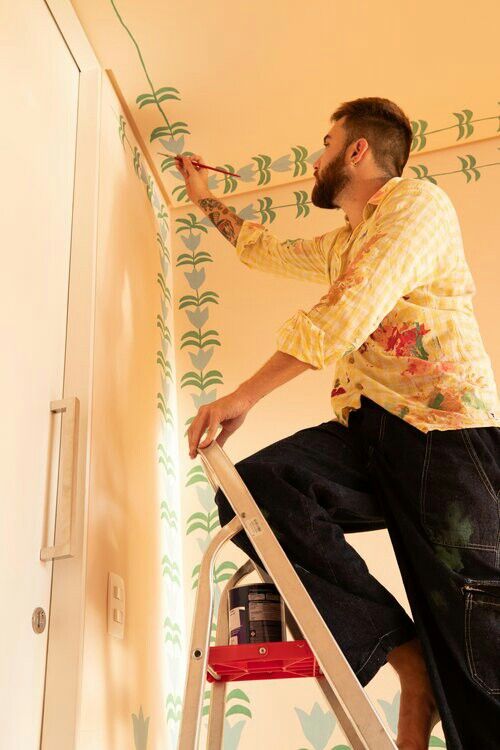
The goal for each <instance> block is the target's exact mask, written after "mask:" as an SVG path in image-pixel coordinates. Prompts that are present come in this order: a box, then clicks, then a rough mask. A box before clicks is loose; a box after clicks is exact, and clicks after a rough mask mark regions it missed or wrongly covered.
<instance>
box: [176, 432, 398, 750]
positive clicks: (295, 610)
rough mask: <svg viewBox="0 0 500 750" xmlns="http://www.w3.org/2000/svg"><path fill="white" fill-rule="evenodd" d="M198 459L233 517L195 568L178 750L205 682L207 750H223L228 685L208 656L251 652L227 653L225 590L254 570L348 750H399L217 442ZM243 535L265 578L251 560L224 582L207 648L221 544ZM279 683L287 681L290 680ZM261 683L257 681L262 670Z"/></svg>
mask: <svg viewBox="0 0 500 750" xmlns="http://www.w3.org/2000/svg"><path fill="white" fill-rule="evenodd" d="M198 453H199V455H200V458H201V460H202V464H203V468H204V471H205V473H206V475H207V478H208V480H209V482H210V484H211V485H212V487H213V489H214V490H215V491H217V490H218V489H219V488H220V489H221V490H222V491H223V493H224V495H225V496H226V498H227V499H228V501H229V502H230V504H231V507H232V508H233V510H234V512H235V514H236V515H235V517H234V518H233V519H231V521H230V522H229V523H228V524H226V525H225V526H223V527H222V528H221V529H220V531H219V532H218V533H217V535H216V536H215V537H214V538H213V539H212V541H211V543H210V544H209V546H208V547H207V549H206V550H205V552H204V554H203V558H202V561H201V568H200V573H199V580H198V589H197V593H196V602H195V608H194V613H193V621H192V629H191V641H190V648H189V652H188V668H187V674H186V679H185V687H184V702H183V709H182V717H181V726H180V733H179V743H178V750H198V743H199V737H200V728H201V712H202V706H203V696H204V692H205V689H206V681H207V679H209V680H210V681H211V684H212V689H211V700H210V710H209V723H208V736H207V745H206V749H207V750H222V740H223V731H224V710H225V697H226V681H225V680H224V679H222V678H221V675H220V674H219V673H217V671H216V670H214V669H213V667H212V666H211V664H210V652H211V651H212V650H213V651H217V650H218V648H219V647H221V646H226V647H227V648H228V649H232V650H234V651H236V650H238V649H242V650H243V649H246V650H247V651H246V652H245V653H246V654H248V649H249V648H250V646H249V645H247V644H242V645H238V646H228V643H229V623H228V611H229V590H230V589H231V588H232V587H233V586H234V585H235V584H236V583H238V581H240V580H241V579H242V578H243V577H244V576H246V575H248V574H249V573H252V572H255V571H257V572H258V574H259V575H260V577H261V579H262V580H263V581H265V582H267V583H273V584H274V585H275V586H276V588H277V589H278V591H279V593H280V594H281V596H282V598H283V601H284V603H285V613H286V618H285V619H286V626H287V627H288V628H289V630H290V632H291V634H292V636H293V638H295V639H296V640H295V641H291V642H289V645H290V646H292V645H293V644H295V646H297V647H299V646H300V645H305V644H304V641H305V643H306V644H307V652H308V653H310V654H311V656H313V657H314V658H313V659H312V661H313V665H312V670H311V672H310V675H311V676H315V679H316V680H317V683H318V685H319V687H320V688H321V690H322V692H323V694H324V696H325V698H326V700H327V701H328V703H329V705H330V706H331V708H332V711H333V712H334V714H335V716H336V717H337V720H338V722H339V724H340V727H341V729H342V731H343V732H344V734H345V737H346V739H347V740H348V741H349V743H350V744H351V746H352V749H353V750H397V746H396V744H395V742H394V740H393V739H392V738H391V737H390V735H389V734H388V733H387V730H386V728H385V726H384V724H383V723H382V721H381V718H380V716H379V714H378V713H377V711H376V709H375V707H374V706H373V704H372V703H371V701H370V699H369V698H368V696H367V694H366V693H365V691H364V689H363V687H362V685H361V683H360V682H359V681H358V679H357V677H356V675H355V674H354V672H353V670H352V668H351V666H350V664H349V662H348V661H347V659H346V658H345V656H344V654H343V653H342V651H341V649H340V647H339V645H338V643H337V641H336V640H335V638H334V637H333V635H332V633H331V632H330V630H329V629H328V628H327V626H326V624H325V622H324V620H323V618H322V617H321V615H320V613H319V611H318V609H317V608H316V605H315V604H314V602H313V601H312V599H311V597H310V596H309V594H308V593H307V589H306V588H305V587H304V585H303V583H302V581H301V580H300V578H299V576H298V575H297V573H296V572H295V570H294V568H293V566H292V564H291V563H290V561H289V559H288V558H287V556H286V554H285V552H284V551H283V548H282V547H281V545H280V544H279V542H278V540H277V539H276V536H275V535H274V533H273V531H272V529H271V527H270V526H269V524H268V523H267V521H266V519H265V518H264V516H263V514H262V512H261V511H260V509H259V507H258V505H257V503H256V502H255V500H254V499H253V497H252V496H251V494H250V492H249V490H248V488H247V487H246V485H245V484H244V482H243V480H242V478H241V477H240V475H239V474H238V471H237V470H236V467H235V466H234V465H233V463H232V462H231V461H230V459H229V457H228V455H227V454H226V453H225V451H224V450H223V449H222V448H221V446H220V445H219V444H218V443H217V442H216V441H213V442H212V443H211V444H210V445H208V446H207V447H206V448H201V449H198ZM242 529H244V530H245V532H246V534H247V536H248V538H249V539H250V541H251V542H252V544H253V546H254V548H255V550H256V551H257V553H258V555H259V557H260V559H261V560H262V562H263V563H264V565H265V566H266V568H267V571H268V572H269V575H268V574H267V573H266V571H265V570H263V569H262V568H261V567H260V566H259V565H257V564H256V563H255V562H254V561H253V560H251V559H249V560H248V561H247V562H246V563H245V564H244V565H243V566H241V567H240V568H239V570H237V571H236V572H235V573H234V575H233V576H232V578H231V579H230V580H228V581H227V582H226V586H225V587H224V590H223V592H222V594H221V598H220V603H219V610H218V617H217V628H216V641H215V648H214V647H210V633H211V629H212V618H213V603H214V597H213V592H214V583H213V572H214V563H215V557H216V555H217V552H218V551H219V549H220V548H221V547H222V546H223V544H224V543H225V542H227V541H228V540H230V539H231V538H232V537H233V536H235V535H236V534H237V533H238V532H239V531H241V530H242ZM299 639H303V640H302V641H300V640H299ZM278 645H279V646H281V645H282V646H283V647H284V648H286V644H285V643H283V644H276V643H273V642H269V643H263V644H251V647H252V648H253V649H255V647H256V646H257V647H261V649H260V650H261V651H262V653H264V652H266V653H268V652H269V651H271V650H272V649H273V648H276V646H278ZM258 652H259V648H257V651H256V653H257V657H256V659H255V663H256V664H257V662H258ZM315 664H317V665H319V667H320V670H321V671H320V670H319V669H317V668H315ZM285 676H290V674H288V675H285ZM295 676H299V675H295ZM300 676H304V675H300ZM244 679H248V680H250V679H257V677H256V676H252V674H250V673H249V674H247V675H246V676H245V677H244ZM260 679H262V669H261V670H260Z"/></svg>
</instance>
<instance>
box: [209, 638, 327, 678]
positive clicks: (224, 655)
mask: <svg viewBox="0 0 500 750" xmlns="http://www.w3.org/2000/svg"><path fill="white" fill-rule="evenodd" d="M259 649H265V652H264V653H259ZM208 664H209V666H210V667H211V669H212V670H213V671H214V672H216V673H217V674H218V675H219V678H220V679H217V678H215V677H214V676H213V675H212V674H211V673H210V672H209V671H207V680H208V682H216V681H217V682H236V681H238V680H280V679H285V678H288V677H319V676H320V675H322V674H323V672H322V671H321V668H320V666H319V664H318V662H317V661H316V657H315V656H314V654H313V652H312V651H311V649H310V647H309V644H308V643H307V641H269V642H266V643H243V644H239V645H236V646H210V648H209V653H208Z"/></svg>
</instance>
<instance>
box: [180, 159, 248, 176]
mask: <svg viewBox="0 0 500 750" xmlns="http://www.w3.org/2000/svg"><path fill="white" fill-rule="evenodd" d="M175 158H176V159H179V158H180V157H179V156H176V157H175ZM191 163H192V164H194V165H195V167H200V168H201V169H211V170H212V171H213V172H222V174H228V175H231V177H241V175H239V174H235V173H234V172H228V171H227V169H219V168H218V167H209V166H208V164H202V163H201V162H199V161H192V162H191Z"/></svg>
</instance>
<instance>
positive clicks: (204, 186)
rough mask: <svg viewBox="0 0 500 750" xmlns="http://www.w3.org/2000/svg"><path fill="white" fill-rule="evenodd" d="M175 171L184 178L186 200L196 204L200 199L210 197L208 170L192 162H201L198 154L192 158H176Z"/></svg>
mask: <svg viewBox="0 0 500 750" xmlns="http://www.w3.org/2000/svg"><path fill="white" fill-rule="evenodd" d="M175 160H176V163H177V169H178V170H179V172H180V173H181V175H182V176H183V177H184V180H185V182H186V191H187V194H188V198H189V199H190V200H191V201H192V202H193V203H197V202H198V201H199V200H200V198H208V197H210V196H211V195H212V193H211V192H210V190H209V188H208V170H206V169H202V168H201V167H197V166H195V165H194V164H193V161H196V162H201V163H204V162H203V157H202V156H199V155H198V154H193V156H191V157H190V156H176V157H175Z"/></svg>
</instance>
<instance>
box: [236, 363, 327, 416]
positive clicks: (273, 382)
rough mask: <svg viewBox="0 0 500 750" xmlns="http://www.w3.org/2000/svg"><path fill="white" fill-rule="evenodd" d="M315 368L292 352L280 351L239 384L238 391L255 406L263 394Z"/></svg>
mask: <svg viewBox="0 0 500 750" xmlns="http://www.w3.org/2000/svg"><path fill="white" fill-rule="evenodd" d="M314 369H315V368H314V367H312V365H310V364H309V363H308V362H302V361H301V360H300V359H296V358H295V357H292V355H291V354H286V353H285V352H279V351H278V352H275V353H274V354H273V356H272V357H271V359H268V361H267V362H266V363H265V364H264V365H262V367H261V368H260V370H258V371H257V372H256V373H255V375H252V377H251V378H249V379H248V380H245V381H244V382H243V383H242V384H241V385H240V386H238V388H237V391H238V393H240V394H241V395H243V396H245V398H247V399H248V401H249V402H250V403H251V405H252V406H253V405H254V404H255V403H256V402H257V401H259V399H261V398H263V396H266V395H267V394H268V393H270V392H271V391H273V390H274V389H275V388H278V386H280V385H283V384H284V383H287V382H288V381H289V380H292V379H293V378H296V377H297V375H300V373H301V372H304V371H305V370H314Z"/></svg>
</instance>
